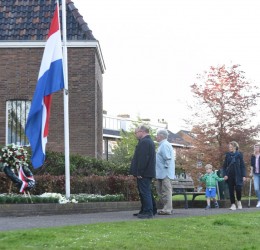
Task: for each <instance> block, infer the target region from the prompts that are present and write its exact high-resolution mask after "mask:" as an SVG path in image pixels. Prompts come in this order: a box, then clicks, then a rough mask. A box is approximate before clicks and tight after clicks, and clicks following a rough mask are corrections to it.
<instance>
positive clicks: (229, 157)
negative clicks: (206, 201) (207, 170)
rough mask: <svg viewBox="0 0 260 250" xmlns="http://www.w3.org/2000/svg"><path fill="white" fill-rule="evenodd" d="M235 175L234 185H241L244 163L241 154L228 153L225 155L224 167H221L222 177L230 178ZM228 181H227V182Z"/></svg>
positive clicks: (244, 172) (244, 175)
mask: <svg viewBox="0 0 260 250" xmlns="http://www.w3.org/2000/svg"><path fill="white" fill-rule="evenodd" d="M232 173H233V174H234V175H235V178H236V185H238V186H242V185H243V177H246V169H245V163H244V160H243V155H242V153H241V152H238V151H237V152H235V153H232V152H228V153H226V157H225V161H224V165H223V175H224V176H230V175H231V174H232ZM227 181H228V180H227Z"/></svg>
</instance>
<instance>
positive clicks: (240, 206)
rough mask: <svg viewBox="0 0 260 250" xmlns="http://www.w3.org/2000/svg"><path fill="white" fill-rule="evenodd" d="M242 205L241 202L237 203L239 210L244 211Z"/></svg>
mask: <svg viewBox="0 0 260 250" xmlns="http://www.w3.org/2000/svg"><path fill="white" fill-rule="evenodd" d="M242 208H243V207H242V203H241V201H237V209H242Z"/></svg>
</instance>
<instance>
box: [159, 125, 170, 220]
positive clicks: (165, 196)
mask: <svg viewBox="0 0 260 250" xmlns="http://www.w3.org/2000/svg"><path fill="white" fill-rule="evenodd" d="M167 138H168V131H167V130H166V129H161V130H158V131H157V136H156V140H157V141H158V142H159V148H158V151H157V153H156V179H157V184H156V185H157V186H156V189H157V193H158V195H159V198H160V201H161V203H162V205H163V208H162V210H161V211H160V212H158V214H159V215H169V214H171V213H172V179H174V178H175V158H174V151H173V148H172V145H171V144H170V143H169V142H168V141H167Z"/></svg>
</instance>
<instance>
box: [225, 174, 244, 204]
mask: <svg viewBox="0 0 260 250" xmlns="http://www.w3.org/2000/svg"><path fill="white" fill-rule="evenodd" d="M227 183H228V189H229V198H230V202H231V204H234V203H235V201H236V199H235V192H236V197H237V200H238V201H241V196H242V186H239V185H236V177H235V176H234V177H233V176H232V177H231V176H228V180H227Z"/></svg>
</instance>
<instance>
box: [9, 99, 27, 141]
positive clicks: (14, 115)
mask: <svg viewBox="0 0 260 250" xmlns="http://www.w3.org/2000/svg"><path fill="white" fill-rule="evenodd" d="M30 107H31V101H28V100H9V101H7V102H6V116H7V119H6V144H11V143H14V144H16V145H28V144H29V142H28V140H27V138H26V135H25V124H26V120H27V117H28V114H29V110H30Z"/></svg>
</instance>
